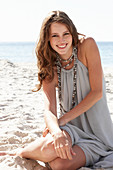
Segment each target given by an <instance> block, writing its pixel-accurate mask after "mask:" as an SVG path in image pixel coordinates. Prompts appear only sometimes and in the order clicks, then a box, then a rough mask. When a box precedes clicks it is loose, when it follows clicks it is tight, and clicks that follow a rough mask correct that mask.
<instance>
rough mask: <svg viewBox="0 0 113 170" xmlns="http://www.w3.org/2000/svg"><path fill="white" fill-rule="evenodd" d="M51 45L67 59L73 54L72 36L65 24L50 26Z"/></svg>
mask: <svg viewBox="0 0 113 170" xmlns="http://www.w3.org/2000/svg"><path fill="white" fill-rule="evenodd" d="M49 39H50V45H51V47H52V48H53V49H54V50H55V51H56V52H57V53H58V54H59V55H60V57H61V58H63V59H67V58H69V57H70V56H71V54H72V35H71V34H70V32H69V30H68V29H67V27H66V26H65V25H64V24H61V23H52V24H51V26H50V38H49Z"/></svg>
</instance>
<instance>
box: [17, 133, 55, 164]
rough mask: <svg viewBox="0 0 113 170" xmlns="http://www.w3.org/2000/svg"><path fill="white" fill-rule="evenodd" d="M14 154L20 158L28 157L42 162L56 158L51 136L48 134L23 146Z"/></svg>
mask: <svg viewBox="0 0 113 170" xmlns="http://www.w3.org/2000/svg"><path fill="white" fill-rule="evenodd" d="M16 155H17V156H20V157H22V158H30V159H34V160H39V161H43V162H49V161H52V160H53V159H56V158H57V155H56V152H55V149H54V144H53V138H52V136H51V135H50V134H48V135H47V136H46V137H41V138H39V139H37V140H36V141H34V142H32V143H31V144H29V145H28V146H26V147H25V148H23V149H20V150H19V151H18V152H17V153H16Z"/></svg>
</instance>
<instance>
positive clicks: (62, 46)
mask: <svg viewBox="0 0 113 170" xmlns="http://www.w3.org/2000/svg"><path fill="white" fill-rule="evenodd" d="M65 46H66V45H61V46H58V47H60V48H64V47H65Z"/></svg>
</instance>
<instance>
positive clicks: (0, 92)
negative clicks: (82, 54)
mask: <svg viewBox="0 0 113 170" xmlns="http://www.w3.org/2000/svg"><path fill="white" fill-rule="evenodd" d="M103 70H104V75H105V80H106V92H107V101H108V106H109V110H110V113H111V118H112V120H113V67H104V69H103ZM0 79H1V80H0V130H1V131H0V151H12V150H14V149H17V148H20V147H25V146H26V145H28V144H29V143H31V142H33V141H34V140H36V139H38V138H39V137H40V136H42V131H43V129H44V127H45V123H44V115H43V113H44V100H43V93H42V90H40V91H39V92H32V89H33V88H34V87H35V85H36V84H37V83H38V81H37V80H38V78H37V66H36V63H13V62H10V61H9V60H4V59H1V60H0ZM100 123H101V120H100ZM86 169H88V168H81V170H86ZM112 169H113V168H112ZM0 170H47V168H46V167H45V164H44V163H43V162H38V161H34V160H29V159H22V158H20V157H17V156H8V155H5V156H0Z"/></svg>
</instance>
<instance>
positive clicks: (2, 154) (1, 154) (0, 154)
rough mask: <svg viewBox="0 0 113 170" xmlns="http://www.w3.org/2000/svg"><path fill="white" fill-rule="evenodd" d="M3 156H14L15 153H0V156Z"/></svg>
mask: <svg viewBox="0 0 113 170" xmlns="http://www.w3.org/2000/svg"><path fill="white" fill-rule="evenodd" d="M5 155H9V156H15V155H16V153H15V152H11V151H0V156H5Z"/></svg>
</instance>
